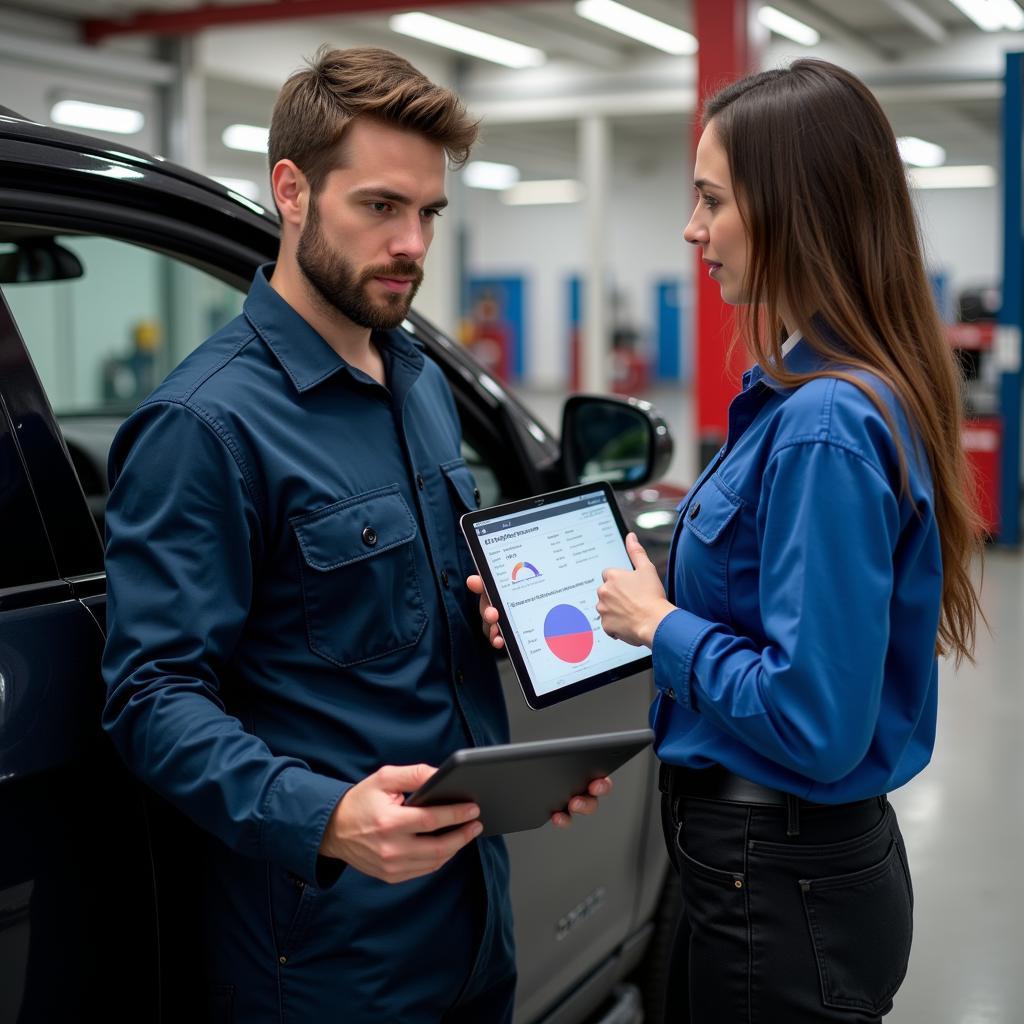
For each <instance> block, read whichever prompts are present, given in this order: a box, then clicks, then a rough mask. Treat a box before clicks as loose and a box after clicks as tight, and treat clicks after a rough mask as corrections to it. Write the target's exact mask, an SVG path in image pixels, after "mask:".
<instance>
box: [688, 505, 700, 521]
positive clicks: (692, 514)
mask: <svg viewBox="0 0 1024 1024" xmlns="http://www.w3.org/2000/svg"><path fill="white" fill-rule="evenodd" d="M699 514H700V502H699V501H698V502H697V504H696V505H694V506H693V508H691V509H690V518H691V519H696V518H697V516H698V515H699Z"/></svg>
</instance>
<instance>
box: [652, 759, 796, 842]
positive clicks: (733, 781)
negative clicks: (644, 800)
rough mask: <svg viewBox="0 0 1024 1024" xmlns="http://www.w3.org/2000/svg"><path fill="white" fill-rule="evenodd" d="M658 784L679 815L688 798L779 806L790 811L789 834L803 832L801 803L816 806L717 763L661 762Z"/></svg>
mask: <svg viewBox="0 0 1024 1024" xmlns="http://www.w3.org/2000/svg"><path fill="white" fill-rule="evenodd" d="M658 785H659V788H660V789H661V791H662V792H663V793H665V794H666V795H667V796H668V798H669V802H670V804H671V807H672V812H673V814H674V815H675V816H676V817H677V818H678V810H679V801H680V799H683V798H685V797H691V798H697V799H702V800H722V801H724V802H725V803H733V804H747V805H750V804H754V805H756V806H759V807H778V808H780V809H784V810H785V812H786V835H787V836H798V835H800V807H801V805H806V806H810V807H813V806H816V805H815V804H812V803H811V802H810V801H809V800H803V799H801V798H800V797H798V796H795V795H794V794H793V793H784V792H783V791H782V790H781V789H772V788H771V787H770V786H762V785H761V784H760V783H759V782H751V781H750V779H744V778H743V777H742V776H741V775H736V774H735V773H734V772H731V771H729V770H728V769H727V768H723V767H722V766H721V765H715V766H713V767H711V768H682V767H680V766H679V765H674V764H664V763H662V765H661V771H660V772H659V775H658Z"/></svg>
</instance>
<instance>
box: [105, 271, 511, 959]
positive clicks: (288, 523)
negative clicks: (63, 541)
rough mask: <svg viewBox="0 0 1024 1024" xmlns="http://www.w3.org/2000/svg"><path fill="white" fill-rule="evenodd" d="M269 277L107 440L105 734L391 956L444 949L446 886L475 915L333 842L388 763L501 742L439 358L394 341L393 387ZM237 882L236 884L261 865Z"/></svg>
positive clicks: (462, 477)
mask: <svg viewBox="0 0 1024 1024" xmlns="http://www.w3.org/2000/svg"><path fill="white" fill-rule="evenodd" d="M269 269H270V268H269V267H264V268H261V270H260V272H258V273H257V275H256V279H255V281H254V284H253V287H252V290H251V292H250V294H249V296H248V298H247V300H246V302H245V306H244V311H243V314H242V315H241V316H239V317H238V318H236V319H235V320H234V321H232V322H231V323H230V324H228V325H227V326H226V327H225V328H224V329H223V330H221V331H220V332H218V333H217V334H216V335H214V336H213V337H212V338H211V339H209V340H208V341H207V342H206V343H204V344H203V345H201V346H200V347H199V348H198V349H197V350H196V351H195V352H194V353H193V354H192V355H190V356H189V357H188V358H187V359H186V360H185V361H184V362H183V363H182V364H181V365H180V366H179V367H178V368H177V369H176V370H175V371H174V372H173V373H172V374H171V375H170V376H169V377H168V378H167V380H166V381H165V382H164V383H163V384H162V385H161V386H160V387H159V388H158V389H157V390H156V391H155V392H154V394H153V395H151V396H150V397H149V398H148V399H147V400H146V401H145V402H144V403H143V404H142V405H141V406H140V407H139V409H138V410H137V411H136V412H135V413H134V414H133V415H132V416H131V417H130V418H129V419H128V420H127V421H126V422H125V423H124V425H123V426H122V428H121V430H120V431H119V433H118V435H117V438H116V440H115V442H114V445H113V448H112V451H111V456H110V476H111V481H112V490H111V494H110V500H109V504H108V507H107V529H108V545H107V554H106V562H107V572H108V620H109V639H108V642H107V647H106V651H105V656H104V675H105V679H106V683H107V688H108V700H107V705H106V709H105V714H104V724H105V727H106V728H107V730H108V731H109V733H110V735H111V736H112V738H113V740H114V742H115V744H116V746H117V747H118V749H119V750H120V751H121V753H122V755H123V756H124V757H125V759H126V760H127V762H128V763H129V765H130V766H131V767H132V768H133V769H134V770H135V772H136V773H137V774H138V775H140V776H141V777H142V778H143V779H144V780H145V781H146V782H147V783H149V784H150V785H151V786H152V787H153V788H155V789H156V790H157V791H159V792H160V793H162V794H163V795H165V796H166V797H167V798H168V799H170V800H171V802H172V803H174V804H175V805H177V806H178V807H179V808H180V809H182V810H183V811H185V812H186V813H187V814H188V815H189V816H190V817H191V818H192V819H193V820H195V821H196V822H198V823H199V824H200V825H202V826H203V827H204V828H205V829H206V830H207V831H208V832H210V833H212V834H213V835H214V836H216V837H217V838H218V839H219V840H220V841H221V843H222V844H223V847H224V848H225V853H226V854H227V853H228V852H230V854H232V855H236V856H237V855H242V856H244V857H246V858H255V859H258V860H262V861H267V862H270V863H271V864H273V865H274V866H275V870H279V871H280V878H281V879H284V878H286V877H294V878H298V879H302V880H304V881H305V882H306V883H308V885H309V886H310V888H312V887H318V888H319V889H321V890H322V889H329V888H331V887H332V886H336V885H338V880H339V877H340V879H341V883H340V888H342V889H345V890H346V895H345V897H344V900H343V901H342V902H347V903H348V905H349V906H350V907H351V906H352V905H354V904H356V903H358V905H360V906H361V907H362V908H363V911H364V912H365V914H366V915H368V918H369V920H371V921H375V922H377V923H376V927H378V928H379V930H380V932H381V937H380V956H381V957H382V961H381V962H382V963H385V962H387V961H388V960H389V959H390V956H389V955H388V950H389V949H391V950H396V949H398V948H399V945H400V943H401V942H420V943H421V944H422V943H424V942H426V943H427V944H429V943H430V942H436V939H433V940H432V939H430V938H429V934H430V933H429V932H423V933H422V934H418V931H417V924H416V920H417V916H416V915H419V916H420V918H422V916H423V913H424V912H427V913H428V915H429V914H430V913H431V911H430V909H429V908H430V898H431V897H432V895H433V896H436V897H437V898H436V899H435V903H436V904H437V906H436V907H435V908H434V910H435V911H436V913H437V914H440V915H441V917H442V918H443V917H444V916H445V915H447V914H449V913H454V912H456V911H457V907H448V906H446V905H445V900H444V898H443V894H444V891H445V883H444V882H443V880H440V876H428V877H427V878H425V879H419V880H415V881H413V882H409V883H405V884H404V885H403V886H391V887H388V886H382V885H381V884H380V883H374V882H373V881H372V880H370V879H366V878H365V876H359V875H358V873H353V872H342V870H341V865H340V864H339V862H337V861H328V860H326V859H325V858H321V857H319V856H318V848H319V844H320V841H321V838H322V836H323V832H324V829H325V827H326V825H327V822H328V819H329V817H330V815H331V813H332V811H333V810H334V807H335V805H336V804H337V802H338V800H339V799H340V798H341V797H342V796H343V794H344V793H345V792H346V790H347V789H348V788H349V787H350V786H352V785H353V784H354V783H356V782H358V781H359V780H361V779H363V778H365V777H366V776H367V775H369V774H371V773H372V772H374V771H375V770H376V769H377V768H379V767H380V766H381V765H383V764H399V765H404V764H416V763H419V762H426V763H429V764H438V763H440V762H441V761H442V760H443V759H444V757H445V756H446V755H447V754H449V753H450V752H451V751H453V750H455V749H456V748H458V747H464V746H470V745H475V744H491V743H501V742H507V740H508V726H507V719H506V714H505V708H504V702H503V698H502V694H501V687H500V682H499V679H498V674H497V670H496V667H495V663H494V659H493V655H492V652H491V651H490V649H489V647H488V645H487V642H486V639H485V638H484V636H483V634H482V630H481V627H480V618H479V612H478V610H477V602H476V598H475V597H474V596H473V595H472V594H470V593H469V592H468V591H467V589H466V587H465V583H464V581H465V578H466V576H467V575H468V574H469V573H470V572H472V571H475V570H474V569H473V564H472V560H471V557H470V555H469V552H468V550H467V548H466V545H465V542H464V540H463V538H462V536H461V533H460V530H459V524H458V520H459V516H460V515H461V514H462V513H464V512H466V511H467V510H470V509H473V508H475V507H476V505H477V504H478V500H477V497H476V494H475V486H474V482H473V478H472V475H471V473H470V471H469V469H468V468H467V466H466V463H465V461H464V460H463V458H462V456H461V452H460V427H459V421H458V416H457V413H456V410H455V406H454V402H453V399H452V396H451V392H450V390H449V388H448V385H447V383H446V382H445V380H444V377H443V375H442V373H441V370H440V369H439V368H438V367H437V365H436V364H434V363H433V362H431V361H430V360H429V359H427V358H425V357H424V354H423V352H422V351H421V350H420V349H419V348H418V347H417V345H416V344H414V342H413V341H412V339H411V338H410V337H409V335H408V334H406V333H405V332H404V331H401V330H395V331H390V332H387V333H384V334H381V335H378V336H376V339H375V340H376V342H377V346H378V348H379V350H380V353H381V356H382V358H383V361H384V365H385V371H386V386H384V385H381V384H379V383H377V382H376V381H374V380H373V379H372V378H371V377H369V376H368V375H367V374H365V373H363V372H362V371H360V370H359V369H357V368H355V367H353V366H350V365H349V364H347V363H346V362H345V361H344V360H342V359H341V358H340V357H339V356H338V355H337V354H336V353H335V352H334V351H333V350H332V349H331V348H330V347H329V346H328V345H327V343H326V342H325V341H324V340H323V339H322V338H321V337H320V336H319V335H318V334H317V333H316V332H315V331H314V330H313V329H312V328H311V327H310V326H309V324H307V323H306V321H304V320H303V319H302V317H301V316H299V314H298V313H296V312H295V311H294V310H293V309H292V308H291V307H290V306H289V305H288V304H287V303H286V302H285V301H284V300H283V299H282V298H281V297H280V296H279V295H278V294H277V293H276V292H275V291H274V290H273V289H272V288H271V287H270V285H269V283H268V280H267V274H268V272H269ZM476 850H479V862H480V863H481V864H482V867H483V876H484V881H485V886H486V889H487V892H488V894H489V903H490V905H491V906H492V907H493V908H497V909H498V911H499V912H498V914H497V915H496V916H494V915H489V916H488V920H489V924H488V929H489V934H494V935H499V936H502V941H504V939H507V938H508V937H509V935H510V928H509V926H508V921H507V893H506V891H505V890H506V883H507V863H506V854H505V851H504V847H503V844H502V843H501V841H500V840H498V841H494V840H480V841H478V842H477V843H475V844H473V846H472V847H470V848H469V849H468V850H467V851H466V856H464V857H461V856H460V858H457V860H459V861H460V862H462V863H466V864H469V859H467V858H471V859H475V858H476V857H477V853H476V852H475V851H476ZM472 872H475V877H477V878H479V872H480V868H479V867H473V868H472ZM223 874H224V875H225V877H226V878H227V881H226V882H225V884H226V885H228V886H230V885H232V884H234V882H233V881H232V876H233V874H235V875H237V877H238V878H239V879H241V878H242V876H244V875H245V874H246V869H245V868H244V867H242V868H238V869H237V870H235V871H234V872H233V869H231V868H230V866H229V867H227V868H225V870H224V872H223ZM443 874H444V873H443V872H442V873H441V875H443ZM449 874H450V871H449ZM352 876H355V877H352ZM275 877H277V876H276V875H275ZM360 878H361V879H362V881H360ZM238 884H239V885H240V886H241V885H242V884H243V882H242V881H239V882H238ZM259 884H260V885H261V886H262V888H263V890H265V889H266V885H267V883H266V879H264V880H263V881H262V882H261V883H259ZM360 885H363V886H364V887H365V886H369V887H370V889H369V890H368V891H369V892H371V893H372V895H369V896H368V895H367V894H366V892H361V893H357V892H355V890H354V888H353V887H359V886H360ZM460 885H462V886H463V887H464V883H460ZM283 891H285V892H287V891H289V890H287V889H285V890H283ZM448 891H449V893H450V895H451V898H452V900H455V899H456V894H458V893H461V892H462V889H461V888H459V886H456V885H454V884H452V885H449V886H448ZM272 895H273V894H272ZM265 898H266V895H265V892H264V895H263V896H262V897H261V896H260V895H259V892H255V893H250V894H249V895H248V896H246V895H245V894H243V893H241V892H239V893H236V894H235V897H234V901H235V903H236V905H237V906H238V907H244V906H245V905H246V901H247V900H254V901H255V906H254V907H253V908H252V914H253V921H252V922H249V923H248V924H247V925H246V927H249V926H251V927H252V928H254V929H264V930H265V925H264V924H263V923H261V922H262V921H263V919H262V918H261V917H260V913H261V911H260V909H259V908H260V907H261V906H263V904H264V903H265ZM339 912H340V911H339ZM285 925H287V922H285ZM435 925H436V922H435ZM240 927H241V926H240ZM477 938H479V936H477ZM268 941H272V940H268ZM374 941H377V940H374ZM508 945H509V950H508V952H509V955H510V942H509V943H508ZM371 948H372V945H371ZM474 953H475V950H474ZM396 955H397V954H396ZM273 960H274V962H276V956H275V957H274V958H273ZM328 966H329V962H328ZM465 968H466V964H465V962H463V963H462V964H461V965H456V968H455V969H461V970H465ZM325 969H326V968H325ZM331 969H332V970H337V969H338V968H337V965H335V967H334V968H331Z"/></svg>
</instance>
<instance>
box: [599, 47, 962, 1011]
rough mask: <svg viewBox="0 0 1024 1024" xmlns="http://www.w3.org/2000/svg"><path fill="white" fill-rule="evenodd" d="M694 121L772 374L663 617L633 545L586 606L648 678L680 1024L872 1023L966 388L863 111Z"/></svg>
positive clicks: (902, 879) (787, 111)
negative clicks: (642, 656) (673, 906)
mask: <svg viewBox="0 0 1024 1024" xmlns="http://www.w3.org/2000/svg"><path fill="white" fill-rule="evenodd" d="M703 123H704V131H703V135H702V137H701V139H700V143H699V145H698V147H697V155H696V172H695V185H696V190H697V206H696V209H695V210H694V213H693V216H692V217H691V218H690V222H689V224H688V225H687V227H686V231H685V237H686V240H687V241H689V242H690V243H692V244H693V245H697V246H700V248H701V251H702V255H703V261H704V263H705V264H706V265H707V267H708V273H709V274H710V275H711V276H712V277H713V278H714V279H715V280H716V281H717V282H718V283H719V285H720V286H721V291H722V297H723V299H724V300H725V301H726V302H728V303H730V304H732V305H735V306H737V307H738V316H739V319H740V324H741V336H742V338H743V340H744V342H745V344H746V345H747V347H748V349H749V353H750V355H751V356H752V358H753V359H754V360H755V361H756V364H757V365H755V366H754V367H753V369H752V370H750V371H748V373H747V374H746V375H745V377H744V383H743V391H742V392H741V394H739V395H738V396H737V397H736V399H735V400H734V401H733V403H732V406H731V408H730V410H729V435H728V439H727V442H726V444H725V446H724V447H723V448H722V450H721V451H720V452H719V453H718V455H717V457H716V458H715V459H714V460H713V461H712V463H711V465H710V466H709V467H708V468H707V469H706V470H705V471H704V473H703V474H702V475H701V477H700V478H699V480H698V481H697V483H696V484H695V485H694V487H693V489H692V490H691V491H690V492H689V495H688V497H687V500H686V502H685V503H684V504H683V505H682V506H681V517H680V523H679V526H678V527H677V530H676V535H675V539H674V541H673V546H672V552H671V562H670V566H669V572H668V593H667V594H666V593H665V591H664V590H663V588H662V585H661V581H660V580H659V578H658V573H657V571H656V570H655V568H654V567H653V565H652V564H651V563H650V561H649V560H648V559H647V556H646V555H645V553H644V551H643V548H642V547H641V546H640V545H639V543H638V542H637V540H636V537H635V536H633V535H631V536H630V538H629V542H628V547H629V549H630V553H631V556H632V560H633V564H634V566H635V570H636V571H634V572H630V571H628V570H608V571H607V572H606V573H605V582H604V584H603V585H602V587H601V588H600V589H599V590H598V601H599V603H598V605H597V610H598V612H599V613H600V615H601V621H602V625H603V628H604V629H605V631H606V632H608V633H610V634H613V635H617V636H618V637H620V638H622V639H623V640H627V641H629V642H630V643H633V644H643V645H646V646H649V647H651V648H652V649H653V652H654V677H655V683H656V686H657V689H658V696H657V699H656V700H655V703H654V707H653V710H652V718H653V723H654V727H655V730H656V734H657V740H656V743H657V751H658V754H659V757H660V758H661V760H662V762H663V767H662V773H661V775H662V790H663V792H664V794H665V795H664V798H663V806H664V816H665V826H666V839H667V841H668V844H669V848H670V851H671V853H672V856H673V860H674V861H675V862H676V864H677V867H678V869H679V871H680V875H681V879H682V886H683V903H684V914H683V920H682V922H681V926H680V930H679V933H678V937H677V942H676V949H675V953H674V967H673V976H672V981H671V985H670V1004H672V1006H673V1013H671V1014H670V1015H669V1017H668V1018H667V1019H668V1020H671V1021H673V1022H676V1021H684V1020H690V1021H693V1022H694V1024H710V1022H715V1024H727V1022H728V1024H731V1022H740V1021H743V1022H747V1021H754V1020H757V1021H765V1022H772V1024H775V1022H779V1024H798V1022H805V1021H807V1022H809V1021H814V1022H821V1021H843V1022H846V1024H850V1022H855V1021H858V1022H868V1021H878V1020H879V1019H880V1018H881V1016H883V1015H884V1014H886V1013H887V1012H888V1011H889V1010H890V1009H891V1008H892V998H893V995H894V994H895V992H896V990H897V989H898V988H899V986H900V983H901V982H902V980H903V977H904V974H905V972H906V968H907V962H908V958H909V953H910V942H911V930H912V904H913V896H912V890H911V883H910V876H909V873H908V868H907V860H906V852H905V849H904V845H903V839H902V837H901V835H900V830H899V826H898V824H897V822H896V817H895V815H894V813H893V810H892V808H891V807H890V806H889V804H888V802H887V800H886V793H887V792H889V791H890V790H893V789H895V788H897V787H899V786H901V785H903V784H904V783H905V782H907V781H908V780H909V779H911V778H913V776H914V775H916V774H917V773H918V772H919V771H920V770H921V769H922V768H923V767H924V766H925V764H926V763H927V762H928V760H929V757H930V754H931V750H932V744H933V740H934V733H935V710H936V688H937V660H936V655H937V654H946V655H950V656H952V657H953V658H955V659H956V660H957V661H959V659H961V658H963V657H968V658H970V657H971V652H972V649H973V643H974V632H975V616H976V613H977V611H978V601H977V595H976V593H975V590H974V588H973V586H972V583H971V579H970V576H969V570H970V562H971V557H972V555H974V554H975V553H976V552H977V550H978V547H979V536H980V534H979V530H978V525H977V521H976V518H975V515H974V513H973V512H972V510H971V507H970V502H969V498H968V477H967V472H966V468H965V461H964V458H963V455H962V454H961V450H960V442H959V428H960V392H959V381H958V378H957V374H956V371H955V369H954V362H953V358H952V355H951V353H950V351H949V349H948V347H947V345H946V343H945V341H944V339H943V335H942V330H941V327H940V324H939V321H938V318H937V314H936V311H935V306H934V302H933V299H932V295H931V292H930V289H929V285H928V281H927V278H926V276H925V272H924V267H923V263H922V258H921V248H920V243H919V239H918V234H917V226H916V222H915V218H914V214H913V210H912V207H911V202H910V196H909V193H908V189H907V182H906V175H905V172H904V169H903V166H902V164H901V162H900V157H899V155H898V153H897V149H896V140H895V138H894V137H893V132H892V129H891V128H890V126H889V124H888V122H887V120H886V118H885V116H884V114H883V113H882V110H881V108H880V107H879V105H878V103H877V102H876V101H875V99H874V98H873V96H872V95H871V93H870V92H869V91H868V90H867V89H866V88H865V86H864V85H863V84H862V83H861V82H860V81H859V80H858V79H856V78H855V77H854V76H853V75H851V74H849V73H848V72H846V71H844V70H842V69H841V68H838V67H835V66H834V65H831V64H827V63H824V62H822V61H816V60H799V61H796V62H795V63H794V64H793V65H792V66H791V67H789V68H788V69H785V70H774V71H767V72H764V73H762V74H758V75H753V76H751V77H749V78H746V79H744V80H742V81H740V82H737V83H735V84H733V85H731V86H729V87H727V88H725V89H724V90H722V91H721V92H719V93H718V94H717V95H716V96H714V97H713V98H712V99H711V100H710V101H709V102H708V104H707V106H706V109H705V112H704V121H703ZM706 372H715V371H713V370H710V371H706Z"/></svg>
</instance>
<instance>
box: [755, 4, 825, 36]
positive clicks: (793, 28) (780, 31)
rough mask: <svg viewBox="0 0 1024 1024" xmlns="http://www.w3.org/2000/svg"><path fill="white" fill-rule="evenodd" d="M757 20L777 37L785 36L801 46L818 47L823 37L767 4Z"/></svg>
mask: <svg viewBox="0 0 1024 1024" xmlns="http://www.w3.org/2000/svg"><path fill="white" fill-rule="evenodd" d="M757 20H758V21H759V22H761V24H762V25H764V27H765V28H767V29H770V30H771V31H772V32H774V33H775V34H776V35H777V36H785V37H786V38H787V39H792V40H793V42H794V43H799V44H800V45H801V46H817V45H818V43H819V42H820V41H821V36H820V35H819V34H818V33H817V32H816V31H815V30H814V29H813V28H811V26H810V25H805V24H804V23H803V22H802V21H797V20H796V18H791V17H790V16H789V15H788V14H783V13H782V11H779V10H776V9H775V8H774V7H769V6H768V5H767V4H765V5H764V6H763V7H761V8H760V9H759V10H758V12H757Z"/></svg>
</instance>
